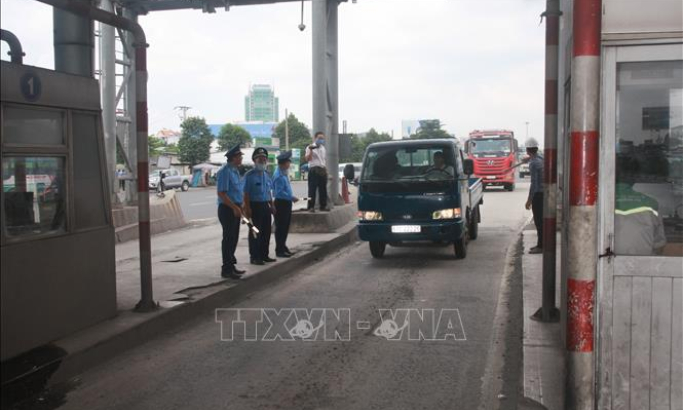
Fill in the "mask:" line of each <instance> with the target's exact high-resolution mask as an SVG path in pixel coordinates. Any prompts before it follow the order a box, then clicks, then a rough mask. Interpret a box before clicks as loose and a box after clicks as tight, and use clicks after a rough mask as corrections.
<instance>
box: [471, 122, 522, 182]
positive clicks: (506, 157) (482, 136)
mask: <svg viewBox="0 0 683 410" xmlns="http://www.w3.org/2000/svg"><path fill="white" fill-rule="evenodd" d="M517 148H518V144H517V140H516V139H515V134H514V132H512V131H510V130H484V131H481V130H475V131H472V132H471V133H470V136H469V139H468V140H467V142H466V143H465V151H466V152H467V155H468V158H470V159H471V160H472V161H474V175H475V176H476V177H477V178H481V179H482V182H483V184H484V188H487V187H490V186H502V187H503V188H504V189H505V190H507V191H514V189H515V171H514V169H513V168H512V167H514V166H515V165H516V164H517Z"/></svg>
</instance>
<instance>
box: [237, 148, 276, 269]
mask: <svg viewBox="0 0 683 410" xmlns="http://www.w3.org/2000/svg"><path fill="white" fill-rule="evenodd" d="M251 158H252V159H253V160H254V169H252V170H251V171H249V172H247V174H246V175H245V176H244V213H245V215H246V217H247V218H251V219H252V222H253V223H254V226H255V227H256V228H257V229H258V230H259V234H258V236H256V237H254V236H253V235H249V255H250V256H251V264H252V265H263V264H265V262H275V259H273V258H271V257H270V256H268V253H269V251H270V250H269V248H270V228H271V224H272V219H271V214H272V213H273V211H274V207H273V199H272V198H273V197H272V195H271V189H272V184H273V181H272V180H271V179H270V175H268V172H267V171H266V168H267V165H268V151H267V150H266V149H265V148H263V147H259V148H256V149H255V150H254V153H253V154H252V156H251Z"/></svg>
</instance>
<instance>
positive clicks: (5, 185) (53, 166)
mask: <svg viewBox="0 0 683 410" xmlns="http://www.w3.org/2000/svg"><path fill="white" fill-rule="evenodd" d="M64 166H65V159H64V158H63V157H25V156H5V157H3V159H2V177H3V181H2V190H3V206H4V219H5V220H4V221H3V226H4V227H5V235H6V236H8V237H23V236H32V235H40V234H47V233H61V232H65V230H66V192H65V189H66V183H65V172H64Z"/></svg>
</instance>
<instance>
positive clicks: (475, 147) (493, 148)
mask: <svg viewBox="0 0 683 410" xmlns="http://www.w3.org/2000/svg"><path fill="white" fill-rule="evenodd" d="M468 144H469V152H471V153H472V154H474V155H476V156H482V157H506V156H508V155H510V153H511V152H512V151H513V144H512V140H511V139H506V138H502V139H501V138H478V139H475V140H471V141H469V143H468Z"/></svg>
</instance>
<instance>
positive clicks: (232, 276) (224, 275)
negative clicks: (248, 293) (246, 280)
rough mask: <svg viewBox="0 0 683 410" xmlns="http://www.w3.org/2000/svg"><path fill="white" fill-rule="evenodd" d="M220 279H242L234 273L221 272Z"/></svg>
mask: <svg viewBox="0 0 683 410" xmlns="http://www.w3.org/2000/svg"><path fill="white" fill-rule="evenodd" d="M221 277H222V278H226V279H233V280H240V279H242V277H241V276H240V275H238V274H236V273H235V272H221Z"/></svg>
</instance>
